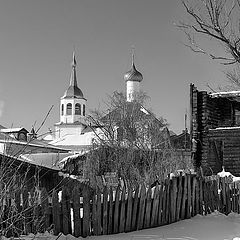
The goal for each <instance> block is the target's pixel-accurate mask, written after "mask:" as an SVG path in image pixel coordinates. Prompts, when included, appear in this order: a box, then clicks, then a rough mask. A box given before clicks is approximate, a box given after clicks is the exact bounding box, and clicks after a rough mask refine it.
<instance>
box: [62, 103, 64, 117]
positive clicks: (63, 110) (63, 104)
mask: <svg viewBox="0 0 240 240" xmlns="http://www.w3.org/2000/svg"><path fill="white" fill-rule="evenodd" d="M62 115H64V104H62Z"/></svg>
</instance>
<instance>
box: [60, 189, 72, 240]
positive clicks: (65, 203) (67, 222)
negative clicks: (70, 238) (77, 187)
mask: <svg viewBox="0 0 240 240" xmlns="http://www.w3.org/2000/svg"><path fill="white" fill-rule="evenodd" d="M62 214H63V234H65V235H67V234H69V233H71V230H70V227H71V215H70V199H69V190H68V188H67V187H64V188H63V190H62Z"/></svg>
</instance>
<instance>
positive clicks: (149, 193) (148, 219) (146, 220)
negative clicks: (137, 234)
mask: <svg viewBox="0 0 240 240" xmlns="http://www.w3.org/2000/svg"><path fill="white" fill-rule="evenodd" d="M151 206H152V189H151V187H149V188H148V191H147V198H146V211H145V217H144V228H149V227H150V223H151V214H152V212H151Z"/></svg>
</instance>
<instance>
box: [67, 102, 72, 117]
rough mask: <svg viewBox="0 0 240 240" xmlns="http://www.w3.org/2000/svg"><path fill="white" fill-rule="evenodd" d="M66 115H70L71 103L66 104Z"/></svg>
mask: <svg viewBox="0 0 240 240" xmlns="http://www.w3.org/2000/svg"><path fill="white" fill-rule="evenodd" d="M67 115H72V104H71V103H68V104H67Z"/></svg>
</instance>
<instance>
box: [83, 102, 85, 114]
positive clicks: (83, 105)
mask: <svg viewBox="0 0 240 240" xmlns="http://www.w3.org/2000/svg"><path fill="white" fill-rule="evenodd" d="M83 116H85V104H83Z"/></svg>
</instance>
